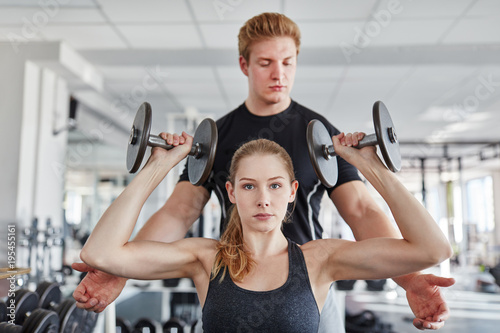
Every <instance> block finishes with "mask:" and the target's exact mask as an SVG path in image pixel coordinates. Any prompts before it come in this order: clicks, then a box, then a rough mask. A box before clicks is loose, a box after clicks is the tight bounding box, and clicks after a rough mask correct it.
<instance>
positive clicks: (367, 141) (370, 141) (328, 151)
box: [325, 133, 378, 158]
mask: <svg viewBox="0 0 500 333" xmlns="http://www.w3.org/2000/svg"><path fill="white" fill-rule="evenodd" d="M376 145H378V140H377V135H376V134H375V133H373V134H368V135H366V136H365V137H364V138H363V139H362V140H360V141H359V142H358V145H357V146H355V147H354V148H358V149H361V148H364V147H368V146H376ZM325 155H326V156H325V157H327V158H328V157H331V156H337V153H335V149H333V145H329V146H328V147H325Z"/></svg>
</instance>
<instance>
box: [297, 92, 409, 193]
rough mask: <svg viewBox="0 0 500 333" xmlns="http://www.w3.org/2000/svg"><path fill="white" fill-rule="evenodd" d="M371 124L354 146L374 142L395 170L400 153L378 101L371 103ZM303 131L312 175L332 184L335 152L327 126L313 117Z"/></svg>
mask: <svg viewBox="0 0 500 333" xmlns="http://www.w3.org/2000/svg"><path fill="white" fill-rule="evenodd" d="M373 125H374V127H375V133H374V134H369V135H366V136H365V137H364V138H363V139H362V140H361V141H359V144H358V146H356V147H355V148H358V149H361V148H363V147H367V146H375V145H378V146H379V147H380V151H381V152H382V156H383V157H384V161H385V163H386V165H387V167H388V168H389V169H390V170H391V171H392V172H398V171H399V170H401V153H400V152H399V142H398V139H397V136H396V129H395V127H394V124H393V122H392V119H391V116H390V115H389V111H387V108H386V106H385V105H384V103H382V102H381V101H377V102H375V104H374V105H373ZM306 135H307V146H308V150H309V157H310V158H311V162H312V165H313V167H314V171H315V172H316V175H317V176H318V178H319V179H320V180H321V182H322V183H323V184H324V185H325V186H327V187H333V186H334V185H335V184H336V183H337V178H338V167H337V159H336V158H333V157H335V156H336V155H337V154H336V153H335V151H334V148H333V144H332V138H331V136H330V134H329V133H328V130H327V129H326V127H325V126H324V125H323V123H321V122H320V121H319V120H317V119H314V120H311V121H310V122H309V125H308V126H307V134H306Z"/></svg>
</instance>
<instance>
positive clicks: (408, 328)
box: [346, 287, 500, 333]
mask: <svg viewBox="0 0 500 333" xmlns="http://www.w3.org/2000/svg"><path fill="white" fill-rule="evenodd" d="M444 294H445V297H446V300H447V302H448V306H449V307H450V318H449V319H448V320H447V321H446V323H445V325H444V327H443V328H441V329H440V330H439V331H438V332H441V333H451V332H453V333H471V332H481V333H493V332H498V331H499V327H500V294H498V293H482V292H475V291H463V290H457V288H453V287H452V288H451V289H448V290H446V291H444ZM346 309H347V310H348V311H350V312H351V313H352V314H357V313H360V312H361V311H364V310H369V311H372V312H374V313H375V314H376V315H377V316H378V317H379V319H380V320H381V321H382V322H384V323H389V324H391V325H392V330H393V332H397V333H411V332H420V331H419V330H417V329H416V328H415V327H414V326H413V324H412V321H413V314H412V313H411V310H410V308H409V307H408V303H407V301H406V297H405V296H404V292H403V291H402V290H397V291H390V292H387V291H384V292H369V291H359V290H356V291H353V292H350V291H349V292H346Z"/></svg>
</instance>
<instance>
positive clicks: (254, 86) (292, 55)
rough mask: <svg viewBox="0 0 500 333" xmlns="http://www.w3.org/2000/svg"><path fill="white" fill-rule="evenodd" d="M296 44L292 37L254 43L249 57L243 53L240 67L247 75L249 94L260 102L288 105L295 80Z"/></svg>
mask: <svg viewBox="0 0 500 333" xmlns="http://www.w3.org/2000/svg"><path fill="white" fill-rule="evenodd" d="M296 65H297V47H296V46H295V42H294V41H293V39H292V38H290V37H278V38H272V39H267V40H263V41H260V42H256V43H253V44H252V45H251V46H250V56H249V59H248V61H246V60H245V59H244V58H243V57H240V67H241V70H242V71H243V73H244V74H245V75H246V76H248V85H249V98H251V99H253V100H254V101H256V102H258V103H265V104H267V105H271V104H283V106H284V107H287V106H288V104H289V101H290V92H291V90H292V87H293V82H294V80H295V71H296Z"/></svg>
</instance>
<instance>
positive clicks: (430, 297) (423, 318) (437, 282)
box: [406, 274, 455, 330]
mask: <svg viewBox="0 0 500 333" xmlns="http://www.w3.org/2000/svg"><path fill="white" fill-rule="evenodd" d="M454 283H455V280H454V279H452V278H443V277H439V276H435V275H432V274H417V275H415V276H414V277H413V278H412V280H411V282H410V283H408V284H407V286H406V298H407V299H408V304H409V305H410V308H411V310H412V311H413V314H414V315H415V317H416V318H415V319H414V320H413V325H414V326H415V327H416V328H418V329H419V330H425V329H432V330H437V329H440V328H441V327H443V325H444V322H445V320H446V319H448V317H449V316H450V311H449V308H448V305H447V304H446V301H445V300H444V297H443V295H442V294H441V290H440V287H450V286H452V285H453V284H454Z"/></svg>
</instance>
